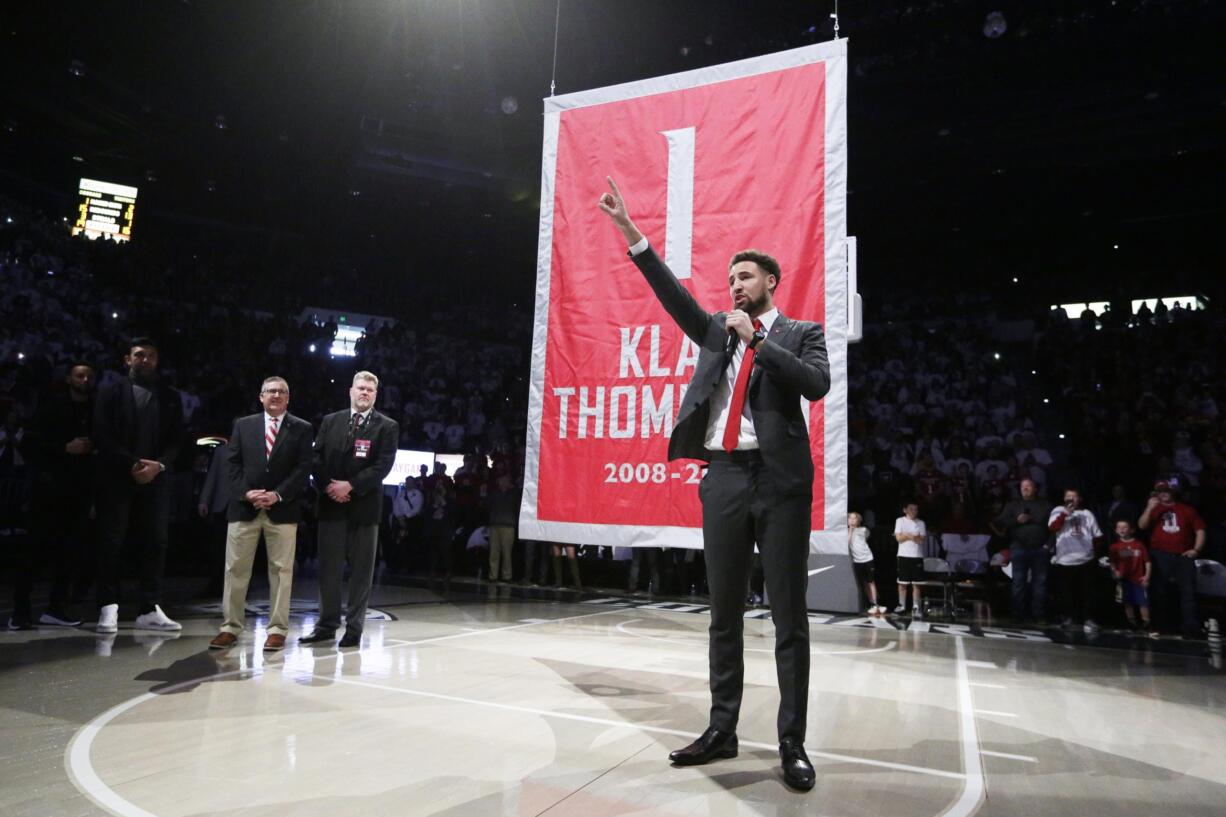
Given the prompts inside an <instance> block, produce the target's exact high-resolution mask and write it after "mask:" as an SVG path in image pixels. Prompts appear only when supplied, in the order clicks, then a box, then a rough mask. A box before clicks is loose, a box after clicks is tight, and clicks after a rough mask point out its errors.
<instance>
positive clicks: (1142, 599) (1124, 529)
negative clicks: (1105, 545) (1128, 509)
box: [1107, 519, 1158, 638]
mask: <svg viewBox="0 0 1226 817" xmlns="http://www.w3.org/2000/svg"><path fill="white" fill-rule="evenodd" d="M1115 535H1116V536H1118V537H1119V540H1118V541H1116V542H1113V543H1112V545H1111V549H1110V550H1109V551H1108V554H1107V558H1108V559H1110V560H1111V575H1112V576H1114V577H1115V580H1116V581H1117V582H1119V585H1120V597H1121V599H1122V600H1123V602H1124V617H1125V618H1127V619H1128V626H1129V627H1131V628H1133V629H1136V626H1137V618H1136V616H1137V613H1140V614H1141V625H1142V626H1143V627H1144V628H1145V631H1146V632H1147V633H1149V636H1150V638H1157V637H1158V631H1157V630H1155V629H1154V628H1153V625H1151V624H1150V618H1149V596H1148V594H1147V593H1146V589H1147V588H1148V587H1149V574H1150V571H1151V570H1152V569H1153V565H1152V563H1151V562H1150V560H1149V551H1148V550H1147V549H1146V548H1145V544H1144V543H1143V542H1141V540H1139V539H1137V538H1136V537H1135V536H1133V532H1132V523H1131V522H1129V521H1128V520H1127V519H1120V520H1118V521H1117V522H1116V523H1115Z"/></svg>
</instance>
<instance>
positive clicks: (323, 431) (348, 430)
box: [299, 372, 400, 647]
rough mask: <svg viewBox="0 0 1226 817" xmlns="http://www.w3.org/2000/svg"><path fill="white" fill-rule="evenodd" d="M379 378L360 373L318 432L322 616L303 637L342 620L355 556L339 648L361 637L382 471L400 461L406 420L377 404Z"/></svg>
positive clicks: (312, 637)
mask: <svg viewBox="0 0 1226 817" xmlns="http://www.w3.org/2000/svg"><path fill="white" fill-rule="evenodd" d="M378 394H379V378H378V377H376V376H375V375H374V374H372V373H371V372H358V373H357V374H355V375H354V376H353V385H352V386H351V387H350V388H349V408H347V409H343V410H341V411H337V412H334V413H332V414H329V415H328V416H327V417H325V418H324V419H323V422H322V423H321V424H320V426H319V434H318V435H317V436H316V437H315V456H314V467H313V469H312V474H313V476H314V477H315V488H316V490H317V491H319V621H318V622H316V624H315V630H314V631H313V632H311V633H310V634H309V635H305V636H303V637H302V638H300V639H299V641H301V642H302V643H304V644H315V643H319V642H324V641H331V640H333V639H334V638H335V637H336V631H337V630H338V629H340V626H341V575H342V573H343V571H344V568H345V562H346V560H348V562H349V599H348V602H349V603H348V606H347V609H346V611H345V636H344V638H342V639H341V642H340V646H341V647H356V646H358V645H359V644H360V643H361V642H362V627H363V625H364V623H365V619H366V604H367V602H368V601H369V600H370V584H371V581H372V580H373V578H374V575H375V557H376V555H377V551H378V546H379V519H380V517H381V516H382V515H383V478H384V477H386V476H387V475H388V474H390V473H391V471H392V466H393V465H394V464H395V462H396V444H397V442H398V441H399V439H400V427H399V425H398V424H397V423H396V421H395V420H393V419H392V418H390V417H388V416H387V415H385V414H381V413H379V412H377V411H375V399H376V398H377V397H378Z"/></svg>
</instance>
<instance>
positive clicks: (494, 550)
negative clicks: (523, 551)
mask: <svg viewBox="0 0 1226 817" xmlns="http://www.w3.org/2000/svg"><path fill="white" fill-rule="evenodd" d="M514 546H515V528H514V527H512V526H511V525H490V581H497V580H498V578H499V577H498V571H499V567H501V568H502V580H503V581H504V582H509V581H510V580H511V548H513V547H514Z"/></svg>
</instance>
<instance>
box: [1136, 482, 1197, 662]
mask: <svg viewBox="0 0 1226 817" xmlns="http://www.w3.org/2000/svg"><path fill="white" fill-rule="evenodd" d="M1175 489H1176V486H1175V485H1173V484H1172V483H1170V482H1166V481H1162V482H1158V483H1157V484H1156V485H1154V493H1153V495H1152V496H1150V498H1149V502H1148V503H1147V504H1146V505H1145V510H1144V512H1142V514H1141V518H1140V520H1139V521H1138V524H1139V525H1140V527H1141V529H1142V530H1149V531H1150V534H1149V550H1150V558H1151V559H1152V560H1153V583H1152V584H1153V589H1154V601H1155V607H1156V608H1157V612H1158V615H1159V617H1161V615H1162V612H1163V611H1164V610H1165V609H1166V608H1167V607H1169V602H1170V591H1171V585H1172V584H1175V585H1176V586H1177V587H1178V588H1179V613H1180V624H1181V626H1182V629H1183V635H1184V637H1185V638H1199V637H1201V636H1202V635H1203V633H1202V631H1201V626H1200V621H1199V620H1198V619H1197V617H1196V557H1197V556H1199V555H1200V552H1201V551H1202V550H1204V549H1205V521H1204V520H1203V519H1201V517H1200V514H1199V513H1197V512H1196V509H1195V508H1193V507H1192V506H1191V505H1185V504H1184V503H1182V502H1176V501H1175Z"/></svg>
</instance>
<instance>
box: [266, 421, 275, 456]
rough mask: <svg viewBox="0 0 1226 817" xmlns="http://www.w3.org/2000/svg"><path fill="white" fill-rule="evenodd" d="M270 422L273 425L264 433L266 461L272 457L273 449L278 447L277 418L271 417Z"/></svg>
mask: <svg viewBox="0 0 1226 817" xmlns="http://www.w3.org/2000/svg"><path fill="white" fill-rule="evenodd" d="M268 422H269V423H271V425H270V426H268V430H267V431H265V432H264V458H265V459H268V458H269V457H271V456H272V447H273V446H274V445H276V442H277V418H276V417H269V418H268Z"/></svg>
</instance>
